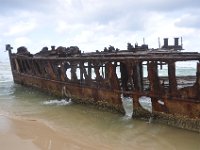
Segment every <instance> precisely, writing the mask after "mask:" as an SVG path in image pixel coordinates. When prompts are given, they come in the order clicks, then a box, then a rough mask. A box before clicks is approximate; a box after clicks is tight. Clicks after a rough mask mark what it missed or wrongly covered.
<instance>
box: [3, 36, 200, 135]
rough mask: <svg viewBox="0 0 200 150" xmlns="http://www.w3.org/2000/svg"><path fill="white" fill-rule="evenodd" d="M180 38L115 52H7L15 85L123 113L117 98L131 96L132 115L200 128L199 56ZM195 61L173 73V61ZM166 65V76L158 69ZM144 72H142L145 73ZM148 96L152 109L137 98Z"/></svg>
mask: <svg viewBox="0 0 200 150" xmlns="http://www.w3.org/2000/svg"><path fill="white" fill-rule="evenodd" d="M178 40H179V39H178V38H175V39H174V45H168V39H164V45H163V46H162V47H161V48H159V49H149V48H148V45H145V44H143V45H142V46H138V45H137V44H136V45H135V46H132V45H131V44H130V43H128V48H127V50H118V49H115V48H114V47H112V46H110V47H109V48H105V49H104V51H102V52H99V51H96V52H93V53H81V51H80V50H79V48H78V47H74V46H73V47H68V48H65V47H58V48H55V46H52V47H51V50H48V48H47V47H44V48H43V49H42V50H41V51H40V52H39V53H37V54H35V55H33V54H30V53H29V52H28V50H27V49H26V48H25V47H20V48H18V49H17V53H12V52H11V49H12V47H11V46H10V45H6V50H8V51H9V56H10V62H11V69H12V73H13V78H14V82H15V83H19V84H22V85H27V86H32V87H36V88H39V89H42V90H45V91H48V92H50V93H52V94H54V95H57V96H60V97H68V98H71V99H72V101H74V102H79V103H86V104H87V103H89V104H94V105H97V106H98V107H105V108H108V109H111V110H116V111H118V112H121V113H124V108H123V105H122V97H126V96H128V97H131V98H132V99H133V118H138V117H139V118H143V117H145V118H148V117H153V120H154V121H158V122H163V123H165V124H169V125H172V126H176V127H180V128H185V129H189V130H193V131H198V132H200V63H199V61H200V54H199V53H196V52H182V51H180V50H181V49H182V45H179V43H178V42H179V41H178ZM182 61H196V62H197V63H196V76H187V77H178V76H176V62H182ZM163 67H165V68H166V70H167V74H166V76H160V75H159V69H162V68H163ZM145 70H146V75H145ZM142 96H146V97H149V98H150V99H151V103H152V111H151V112H149V111H147V110H145V109H144V108H143V107H142V106H141V104H140V101H139V100H140V97H142Z"/></svg>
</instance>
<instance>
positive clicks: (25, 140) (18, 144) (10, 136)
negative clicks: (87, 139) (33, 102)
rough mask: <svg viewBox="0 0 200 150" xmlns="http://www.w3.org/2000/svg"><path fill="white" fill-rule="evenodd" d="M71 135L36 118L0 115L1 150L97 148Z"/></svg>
mask: <svg viewBox="0 0 200 150" xmlns="http://www.w3.org/2000/svg"><path fill="white" fill-rule="evenodd" d="M71 137H72V136H71V135H69V136H66V135H65V134H63V133H61V132H59V131H56V130H54V129H52V128H50V127H48V126H47V125H45V124H44V123H42V122H39V121H37V120H28V119H18V118H17V119H15V118H10V117H7V116H3V115H0V145H1V149H2V150H12V149H17V150H18V149H19V150H27V149H28V150H58V149H59V150H62V149H63V150H64V149H73V150H74V149H98V146H97V147H96V146H94V147H93V146H91V144H89V145H90V146H88V143H84V142H83V141H84V140H81V141H78V139H77V140H75V139H71ZM101 148H102V147H101ZM107 148H108V147H107ZM108 149H109V148H108Z"/></svg>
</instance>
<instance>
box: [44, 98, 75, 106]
mask: <svg viewBox="0 0 200 150" xmlns="http://www.w3.org/2000/svg"><path fill="white" fill-rule="evenodd" d="M71 103H72V102H71V99H69V100H66V99H62V100H48V101H44V102H43V104H44V105H57V106H64V105H69V104H71Z"/></svg>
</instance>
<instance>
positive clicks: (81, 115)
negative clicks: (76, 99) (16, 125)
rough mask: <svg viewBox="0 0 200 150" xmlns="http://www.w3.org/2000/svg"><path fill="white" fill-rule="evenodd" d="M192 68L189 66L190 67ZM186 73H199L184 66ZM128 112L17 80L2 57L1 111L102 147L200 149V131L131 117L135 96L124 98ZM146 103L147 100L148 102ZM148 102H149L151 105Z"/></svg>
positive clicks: (0, 67)
mask: <svg viewBox="0 0 200 150" xmlns="http://www.w3.org/2000/svg"><path fill="white" fill-rule="evenodd" d="M187 69H188V70H187ZM179 71H180V72H182V74H183V75H185V74H186V73H188V72H190V73H191V74H195V69H194V68H192V67H188V68H184V69H183V66H180V68H179ZM124 103H125V107H126V111H127V113H126V115H124V116H123V115H121V114H117V113H111V112H107V111H102V110H98V109H96V108H94V107H92V106H86V105H80V104H75V103H73V102H71V101H70V99H69V101H66V100H64V99H63V100H59V99H57V98H56V97H53V96H50V95H48V94H46V93H42V92H40V91H38V90H35V89H32V88H27V87H23V86H21V85H17V84H14V83H13V79H12V74H11V70H10V66H9V62H8V61H4V62H2V61H0V113H1V114H4V115H8V116H11V117H19V118H20V117H21V118H28V119H38V120H41V121H43V122H45V123H47V124H48V125H49V126H52V127H54V128H55V129H58V130H59V131H62V133H64V134H65V135H66V136H68V137H69V138H71V139H74V140H78V141H83V142H84V143H87V144H88V145H90V144H91V145H96V146H97V147H98V148H102V149H108V148H109V149H120V150H121V149H124V150H129V149H130V150H132V149H134V150H161V149H162V150H189V149H190V150H200V134H199V133H196V132H191V131H187V130H182V129H178V128H175V127H169V126H166V125H161V124H156V123H149V122H147V121H143V120H134V119H132V118H131V113H132V105H131V100H130V99H126V100H124ZM144 105H145V102H144ZM148 105H149V104H148V103H146V106H147V107H148Z"/></svg>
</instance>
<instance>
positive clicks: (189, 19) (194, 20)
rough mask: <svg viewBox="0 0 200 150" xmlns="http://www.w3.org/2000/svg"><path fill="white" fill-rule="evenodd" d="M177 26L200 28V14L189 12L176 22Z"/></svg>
mask: <svg viewBox="0 0 200 150" xmlns="http://www.w3.org/2000/svg"><path fill="white" fill-rule="evenodd" d="M175 25H176V26H177V27H185V28H196V29H200V26H199V25H200V16H198V15H192V14H188V15H185V16H184V17H182V18H181V19H180V20H179V21H177V22H176V23H175Z"/></svg>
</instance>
